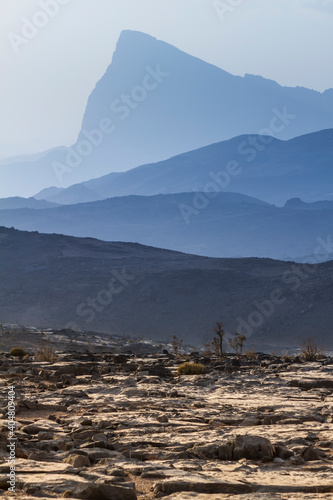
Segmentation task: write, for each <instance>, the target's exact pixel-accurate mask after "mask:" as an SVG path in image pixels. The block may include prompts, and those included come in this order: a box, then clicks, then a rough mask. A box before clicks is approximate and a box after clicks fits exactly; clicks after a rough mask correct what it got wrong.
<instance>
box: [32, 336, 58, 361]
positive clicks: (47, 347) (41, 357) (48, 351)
mask: <svg viewBox="0 0 333 500" xmlns="http://www.w3.org/2000/svg"><path fill="white" fill-rule="evenodd" d="M36 360H37V361H49V362H51V363H54V361H56V360H57V356H56V355H55V353H54V350H53V346H52V345H51V344H50V342H49V341H47V342H46V343H45V344H44V345H42V346H40V347H39V349H38V351H37V354H36Z"/></svg>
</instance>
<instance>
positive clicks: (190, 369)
mask: <svg viewBox="0 0 333 500" xmlns="http://www.w3.org/2000/svg"><path fill="white" fill-rule="evenodd" d="M177 372H178V374H179V375H203V374H204V373H206V368H205V367H204V365H202V364H201V363H183V364H182V365H180V366H178V369H177Z"/></svg>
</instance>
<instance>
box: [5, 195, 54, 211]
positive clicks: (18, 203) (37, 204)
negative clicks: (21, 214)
mask: <svg viewBox="0 0 333 500" xmlns="http://www.w3.org/2000/svg"><path fill="white" fill-rule="evenodd" d="M56 206H58V205H57V203H51V202H49V201H46V200H43V199H41V200H36V199H35V198H20V197H19V196H14V197H12V198H2V199H0V210H11V209H18V208H32V209H41V208H52V207H56Z"/></svg>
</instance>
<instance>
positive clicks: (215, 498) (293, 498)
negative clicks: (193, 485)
mask: <svg viewBox="0 0 333 500" xmlns="http://www.w3.org/2000/svg"><path fill="white" fill-rule="evenodd" d="M314 498H315V499H316V500H317V499H320V500H332V495H331V494H330V493H328V494H320V493H318V494H316V496H315V497H314V496H313V494H312V493H311V494H304V493H292V494H279V493H250V494H246V495H237V496H236V497H235V495H223V494H217V495H214V494H213V495H207V494H205V493H185V492H183V493H176V494H174V495H169V496H167V497H164V499H163V500H314Z"/></svg>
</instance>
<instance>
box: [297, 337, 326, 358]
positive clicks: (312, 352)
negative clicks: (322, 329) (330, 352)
mask: <svg viewBox="0 0 333 500" xmlns="http://www.w3.org/2000/svg"><path fill="white" fill-rule="evenodd" d="M300 356H301V358H302V359H303V360H304V361H316V360H317V359H320V358H322V357H323V356H325V348H324V347H319V346H318V345H317V343H316V341H315V340H314V339H312V338H310V337H307V338H306V339H304V340H303V341H302V350H301V353H300Z"/></svg>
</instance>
